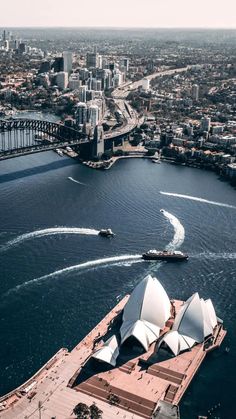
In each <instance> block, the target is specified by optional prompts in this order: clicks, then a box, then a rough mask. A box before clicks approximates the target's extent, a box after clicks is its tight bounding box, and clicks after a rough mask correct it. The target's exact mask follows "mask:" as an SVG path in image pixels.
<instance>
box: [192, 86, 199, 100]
mask: <svg viewBox="0 0 236 419" xmlns="http://www.w3.org/2000/svg"><path fill="white" fill-rule="evenodd" d="M192 98H193V100H196V101H197V100H198V99H199V86H198V84H193V86H192Z"/></svg>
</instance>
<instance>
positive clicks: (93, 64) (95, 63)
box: [86, 52, 99, 68]
mask: <svg viewBox="0 0 236 419" xmlns="http://www.w3.org/2000/svg"><path fill="white" fill-rule="evenodd" d="M86 67H87V68H97V67H99V55H98V53H97V52H92V53H88V54H87V56H86Z"/></svg>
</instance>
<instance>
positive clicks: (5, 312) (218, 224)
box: [0, 152, 236, 419]
mask: <svg viewBox="0 0 236 419" xmlns="http://www.w3.org/2000/svg"><path fill="white" fill-rule="evenodd" d="M0 185H1V186H0V202H1V205H0V228H1V230H0V266H1V272H0V275H1V281H0V295H1V299H0V336H1V356H0V394H4V393H6V392H8V391H10V390H11V389H13V388H15V387H16V386H17V385H19V384H21V383H22V382H23V381H24V380H26V379H27V378H28V377H29V376H31V375H32V374H33V373H34V372H35V371H36V370H37V369H38V368H39V367H40V366H41V365H42V364H43V363H45V362H46V361H47V360H48V359H49V358H50V357H51V356H52V355H53V354H54V353H55V352H56V351H57V350H58V349H59V348H61V347H68V348H69V349H71V348H73V347H74V346H75V344H76V343H78V342H79V340H81V338H82V337H83V336H84V335H85V334H87V333H88V332H89V330H90V329H91V328H92V327H93V326H94V325H95V324H96V323H97V322H98V321H99V320H100V319H101V318H102V317H103V316H104V315H105V314H106V313H107V312H108V311H109V310H110V309H111V308H112V307H113V306H114V305H115V304H116V302H117V300H119V299H121V298H122V297H123V296H124V295H125V294H126V293H128V292H130V291H131V290H132V289H133V287H134V286H135V285H136V284H137V283H138V282H139V281H140V279H141V278H143V276H144V275H146V274H147V273H152V274H154V275H156V276H157V277H158V279H159V280H160V281H161V283H162V284H163V285H164V287H165V289H166V290H167V292H168V295H169V296H170V297H172V298H176V299H178V298H179V299H187V298H188V297H189V296H190V295H191V294H192V293H194V292H195V291H198V292H199V293H200V296H202V297H203V298H209V297H210V298H211V299H212V300H213V303H214V305H215V308H216V311H217V314H218V316H219V317H221V318H223V319H224V323H225V327H226V329H227V330H228V334H227V336H226V339H225V341H224V343H223V345H222V347H221V348H220V349H219V350H218V351H215V352H213V353H212V354H210V355H208V357H207V358H206V360H205V362H204V364H203V365H202V366H201V369H200V371H199V372H198V374H197V375H196V377H195V378H194V381H193V383H192V385H191V386H190V387H189V389H188V391H187V393H186V395H185V396H184V398H183V400H182V403H181V406H180V410H181V418H182V419H192V418H196V417H197V415H198V414H199V415H200V414H202V415H207V414H208V415H209V412H208V411H209V410H210V409H212V408H213V410H212V411H211V413H212V415H211V416H210V417H219V418H221V419H222V418H224V419H231V418H233V417H234V408H233V398H234V381H235V380H234V369H235V358H236V337H235V321H236V299H235V292H236V250H235V248H236V236H235V219H236V195H235V190H234V189H233V188H232V187H231V186H230V185H228V184H227V183H223V182H221V181H219V180H218V179H217V176H216V175H215V174H212V173H209V172H205V171H200V170H197V169H191V168H185V167H179V166H172V165H169V164H165V163H162V164H160V165H154V164H152V163H151V162H150V161H148V160H142V159H137V160H135V159H131V160H129V161H127V160H123V161H120V162H117V163H116V165H114V166H113V168H112V169H111V170H110V171H95V170H91V169H88V168H86V167H83V166H81V165H79V164H78V163H76V162H74V161H73V160H72V159H69V158H67V157H59V156H58V155H57V154H56V153H54V152H45V153H40V154H35V155H31V156H25V157H20V158H16V159H11V160H8V161H7V160H6V161H2V162H1V164H0ZM161 192H162V193H161ZM163 192H165V193H168V194H169V195H166V194H164V193H163ZM176 194H177V195H176ZM186 195H187V196H188V198H187V199H186V198H185V197H184V196H186ZM189 197H192V198H193V199H189ZM196 198H200V200H197V199H196ZM212 202H213V203H212ZM215 203H217V204H218V205H215ZM221 203H222V204H224V205H222V206H221V205H220V204H221ZM225 204H227V205H228V206H225ZM160 209H164V210H165V212H164V213H163V212H160ZM106 227H110V228H111V229H112V230H113V231H114V232H115V233H116V236H115V238H113V239H106V238H102V237H100V236H98V234H97V233H98V230H99V229H101V228H106ZM152 248H158V249H163V248H176V249H177V248H179V249H180V250H183V251H186V252H187V253H189V255H190V258H189V261H188V262H187V263H182V264H167V263H150V262H147V261H143V260H142V259H141V258H140V255H141V254H142V252H144V251H146V250H149V249H152ZM226 347H229V348H230V351H229V352H228V353H226V352H225V348H226ZM219 404H220V405H219Z"/></svg>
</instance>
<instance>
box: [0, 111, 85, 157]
mask: <svg viewBox="0 0 236 419" xmlns="http://www.w3.org/2000/svg"><path fill="white" fill-rule="evenodd" d="M88 142H89V140H88V138H84V137H83V136H82V134H81V133H80V132H79V131H77V130H76V129H74V128H71V127H68V126H66V125H63V124H60V123H55V122H49V121H43V120H34V119H8V120H0V160H4V159H6V158H10V157H18V156H21V155H25V154H32V153H37V152H40V151H47V150H53V149H55V148H59V147H65V146H67V145H79V144H84V143H88Z"/></svg>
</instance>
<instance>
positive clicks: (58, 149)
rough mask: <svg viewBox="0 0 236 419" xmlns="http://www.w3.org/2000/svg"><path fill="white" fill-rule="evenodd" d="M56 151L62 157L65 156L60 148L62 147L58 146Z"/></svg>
mask: <svg viewBox="0 0 236 419" xmlns="http://www.w3.org/2000/svg"><path fill="white" fill-rule="evenodd" d="M55 151H56V153H57V154H58V155H59V156H60V157H63V151H62V150H60V148H56V150H55Z"/></svg>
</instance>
